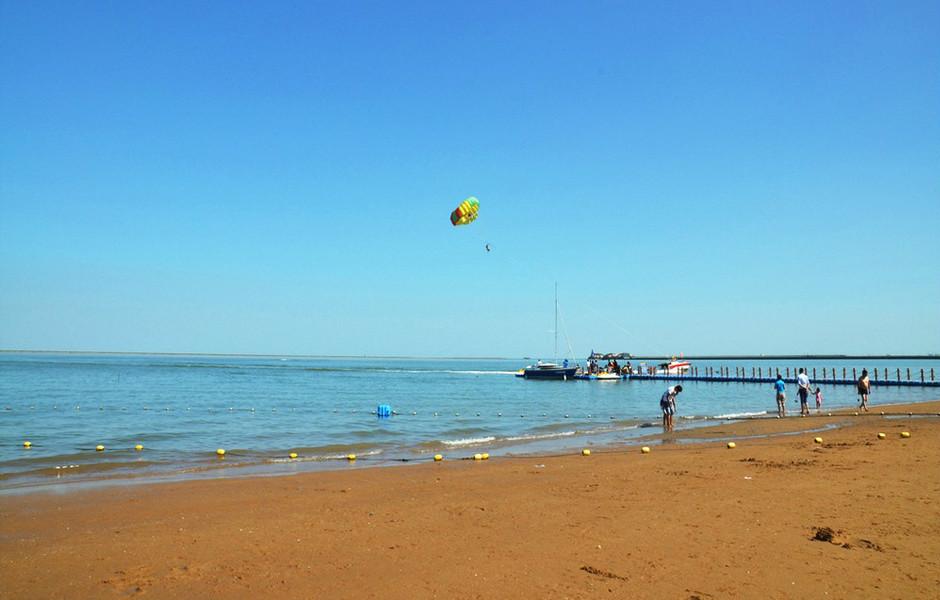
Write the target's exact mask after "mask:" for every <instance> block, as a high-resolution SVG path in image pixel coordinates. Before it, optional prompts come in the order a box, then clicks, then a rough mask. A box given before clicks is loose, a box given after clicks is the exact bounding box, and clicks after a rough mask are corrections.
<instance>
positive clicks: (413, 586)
mask: <svg viewBox="0 0 940 600" xmlns="http://www.w3.org/2000/svg"><path fill="white" fill-rule="evenodd" d="M901 407H903V408H908V409H909V411H908V412H914V413H915V415H917V413H920V414H922V415H924V416H915V417H913V418H910V419H904V418H887V417H881V415H879V414H877V413H876V414H873V415H871V417H870V418H859V419H855V418H850V419H848V420H847V421H845V422H843V423H842V424H841V426H839V427H837V428H835V429H832V430H830V431H827V432H826V433H824V434H821V437H823V442H822V443H814V441H813V437H815V434H809V433H806V432H805V431H804V432H802V434H801V433H799V432H797V433H794V434H792V435H773V433H774V431H773V430H774V429H775V428H778V427H780V426H781V425H783V424H787V425H789V423H785V422H786V421H788V420H785V419H781V420H778V419H753V420H750V421H746V422H743V423H730V424H716V425H714V426H712V427H711V429H713V430H714V431H711V432H707V431H706V432H705V433H711V434H713V435H715V436H720V435H724V434H726V433H730V434H732V435H735V436H743V435H747V434H749V433H750V432H751V431H752V430H760V431H761V432H763V433H765V434H768V435H766V436H764V437H759V438H752V439H746V440H745V439H743V438H739V442H740V443H739V444H738V447H737V448H735V449H734V450H729V449H727V448H726V447H725V444H724V443H723V442H722V441H718V439H719V437H716V438H714V439H713V440H711V441H706V442H697V443H676V444H666V445H658V446H655V447H652V451H651V453H650V454H641V453H640V452H639V451H638V449H637V448H636V447H629V448H622V449H618V450H610V451H604V450H598V451H597V452H594V453H592V455H591V456H580V455H570V454H568V455H563V456H518V457H494V458H491V459H490V460H489V461H463V460H460V461H457V460H454V461H445V462H443V463H426V464H421V465H417V466H415V467H414V468H410V469H387V468H371V467H365V468H356V469H346V470H334V471H321V472H315V473H304V474H298V475H295V476H291V477H252V478H228V479H218V480H199V481H186V482H177V483H165V484H153V485H140V486H136V485H135V486H122V487H117V488H109V489H97V490H85V491H76V492H75V493H67V494H34V495H21V496H3V497H0V567H2V568H0V589H3V590H5V593H6V594H7V595H8V596H9V597H12V598H20V597H27V596H29V597H70V598H72V597H111V596H115V597H119V596H136V595H138V594H143V593H147V594H151V595H153V596H155V597H218V596H225V597H235V598H241V597H245V598H248V597H257V596H258V594H263V595H272V594H273V595H277V596H278V597H283V598H309V597H330V598H360V597H368V596H374V597H382V598H392V599H396V598H402V599H404V598H433V597H450V598H478V597H509V596H512V597H523V598H544V597H565V596H567V597H571V598H593V597H605V598H609V597H611V594H614V595H615V597H634V598H663V597H675V598H691V597H698V598H721V597H730V596H738V597H767V598H791V597H809V596H813V597H832V598H843V597H874V596H880V595H885V594H887V596H888V597H900V596H904V597H915V598H920V597H925V598H926V597H931V596H932V594H933V593H934V592H931V591H930V590H936V589H937V587H938V586H940V469H938V468H937V466H938V464H940V418H937V417H936V412H937V411H938V410H940V401H935V402H931V403H921V404H917V405H909V406H904V405H899V408H901ZM901 416H906V415H901ZM835 418H841V417H836V416H835V415H834V416H833V419H835ZM793 420H794V421H798V422H802V423H807V424H808V423H809V422H812V421H814V419H793ZM881 431H883V432H885V433H886V434H887V437H886V439H884V440H879V439H877V437H876V436H875V433H877V432H881ZM901 431H909V432H911V437H910V438H909V439H903V438H901V437H900V432H901ZM699 433H701V432H699ZM823 528H829V529H831V530H832V532H833V533H832V535H833V536H834V537H833V539H832V543H830V542H822V541H816V540H814V536H815V535H816V532H817V531H820V530H822V529H823Z"/></svg>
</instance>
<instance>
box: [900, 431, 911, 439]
mask: <svg viewBox="0 0 940 600" xmlns="http://www.w3.org/2000/svg"><path fill="white" fill-rule="evenodd" d="M901 437H902V438H909V437H911V432H910V431H902V432H901Z"/></svg>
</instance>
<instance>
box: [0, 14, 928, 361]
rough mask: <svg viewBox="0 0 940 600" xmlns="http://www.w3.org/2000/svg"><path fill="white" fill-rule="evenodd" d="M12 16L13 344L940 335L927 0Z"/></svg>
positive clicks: (412, 345)
mask: <svg viewBox="0 0 940 600" xmlns="http://www.w3.org/2000/svg"><path fill="white" fill-rule="evenodd" d="M0 7H2V9H0V28H2V32H0V33H2V34H0V136H2V137H0V347H2V348H19V349H68V350H111V351H121V350H133V351H168V352H186V351H193V352H247V353H301V354H308V353H316V354H412V355H413V354H420V355H438V356H453V355H457V356H468V355H477V356H478V355H486V356H494V355H502V356H522V355H529V356H543V357H544V356H549V355H550V354H551V352H552V334H551V330H552V327H553V324H552V318H553V304H552V289H553V282H554V281H556V280H557V281H558V286H559V303H560V306H561V311H562V315H563V321H564V325H565V330H566V331H567V334H568V337H569V338H570V340H571V344H572V346H573V349H574V353H575V355H577V356H583V354H584V353H586V352H588V351H589V350H591V349H592V348H593V349H597V350H604V351H630V352H633V353H647V352H656V353H678V352H685V353H686V354H690V353H705V352H730V353H752V352H758V353H782V352H800V353H802V352H844V353H862V352H891V353H902V352H937V351H940V260H938V259H940V236H938V234H940V4H938V3H937V2H935V1H924V2H899V3H889V2H873V3H867V2H854V1H853V2H802V3H795V2H779V3H773V2H740V3H733V2H718V3H716V2H665V3H663V2H643V3H626V2H609V3H608V2H588V3H583V2H571V3H550V2H513V3H507V2H472V3H467V2H441V1H433V2H409V1H406V2H330V3H327V2H271V3H260V2H243V3H238V2H79V3H76V2H62V3H57V2H18V1H11V0H2V1H0ZM471 194H472V195H476V196H477V197H478V198H479V199H480V203H481V213H480V218H479V220H478V221H477V222H476V223H474V224H472V225H470V226H468V227H464V228H457V229H455V228H453V227H451V225H450V223H449V221H448V215H449V213H450V211H451V210H452V209H453V208H454V207H455V206H456V205H457V204H458V203H459V202H460V201H461V200H462V199H463V198H464V197H466V196H468V195H471ZM485 243H490V244H491V245H492V248H493V249H492V252H489V253H487V252H486V251H485V250H484V244H485ZM562 340H564V335H562ZM561 345H562V347H564V345H565V344H564V343H563V342H562V344H561Z"/></svg>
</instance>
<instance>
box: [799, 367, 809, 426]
mask: <svg viewBox="0 0 940 600" xmlns="http://www.w3.org/2000/svg"><path fill="white" fill-rule="evenodd" d="M796 385H797V389H796V393H797V395H798V396H799V397H800V416H801V417H808V416H809V391H810V390H809V375H807V373H806V369H800V374H799V375H797V377H796Z"/></svg>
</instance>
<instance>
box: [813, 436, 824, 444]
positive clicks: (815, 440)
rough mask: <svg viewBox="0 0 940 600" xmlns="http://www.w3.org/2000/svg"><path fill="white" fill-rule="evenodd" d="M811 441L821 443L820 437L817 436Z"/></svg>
mask: <svg viewBox="0 0 940 600" xmlns="http://www.w3.org/2000/svg"><path fill="white" fill-rule="evenodd" d="M813 441H814V442H816V443H817V444H821V443H822V438H821V437H818V438H815V439H814V440H813Z"/></svg>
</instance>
